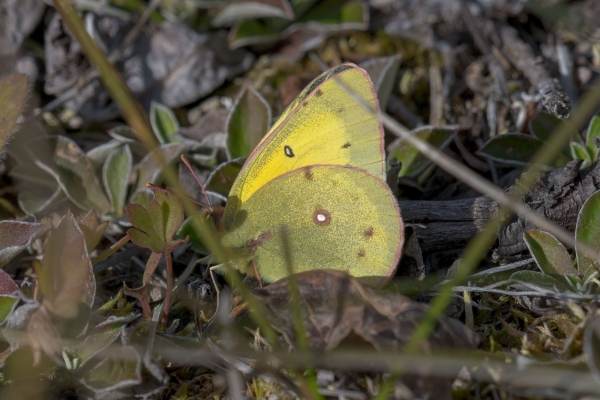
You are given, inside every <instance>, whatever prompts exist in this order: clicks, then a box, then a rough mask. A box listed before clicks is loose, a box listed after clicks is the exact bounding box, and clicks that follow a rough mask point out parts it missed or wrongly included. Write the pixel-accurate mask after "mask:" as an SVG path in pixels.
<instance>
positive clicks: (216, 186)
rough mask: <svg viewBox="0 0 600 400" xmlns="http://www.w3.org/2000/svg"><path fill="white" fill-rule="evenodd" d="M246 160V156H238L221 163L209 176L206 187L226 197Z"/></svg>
mask: <svg viewBox="0 0 600 400" xmlns="http://www.w3.org/2000/svg"><path fill="white" fill-rule="evenodd" d="M245 161H246V159H245V158H237V159H235V160H231V161H226V162H224V163H222V164H220V165H219V166H218V167H217V168H215V170H214V171H213V172H211V174H210V175H209V176H208V179H207V180H206V184H205V185H204V189H205V190H207V191H211V192H215V193H218V194H220V195H222V196H225V197H227V196H229V191H230V190H231V187H232V186H233V182H235V178H236V177H237V176H238V174H239V173H240V171H241V170H242V166H243V165H244V162H245Z"/></svg>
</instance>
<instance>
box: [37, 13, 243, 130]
mask: <svg viewBox="0 0 600 400" xmlns="http://www.w3.org/2000/svg"><path fill="white" fill-rule="evenodd" d="M134 25H135V21H132V20H131V19H130V18H128V19H127V20H126V21H124V20H122V19H119V18H115V17H111V16H101V15H93V14H92V15H90V18H89V24H88V25H87V29H88V32H89V33H90V35H91V36H92V37H93V38H94V40H95V41H96V42H97V43H98V44H99V45H100V46H101V47H102V48H103V49H104V50H105V51H106V52H107V53H111V52H112V51H114V50H116V49H117V48H119V49H120V50H121V51H123V54H126V55H127V56H126V57H124V58H123V59H122V60H120V61H119V62H117V63H116V64H115V67H116V68H117V69H118V70H119V72H120V73H121V75H122V76H123V79H124V80H125V82H126V83H127V84H128V85H129V87H130V88H132V91H133V93H134V95H135V96H136V97H137V99H138V100H139V101H140V103H141V104H142V106H143V107H144V108H145V109H149V108H150V106H151V102H152V101H156V102H160V103H161V104H164V105H165V106H167V107H169V108H177V107H181V106H183V105H186V104H189V103H191V102H193V101H195V100H197V99H199V98H201V97H204V96H206V95H208V94H210V93H211V92H213V91H214V90H215V89H216V88H218V87H219V86H221V85H222V84H223V83H224V82H225V81H226V80H228V79H232V78H234V77H236V76H238V75H239V74H241V73H243V72H245V71H247V70H248V69H250V67H251V66H252V62H253V61H254V56H253V55H252V54H251V53H249V52H247V51H245V50H241V49H240V50H235V51H232V50H230V49H229V48H228V46H227V33H226V32H225V31H223V30H219V31H214V32H204V33H199V32H196V31H195V30H193V29H192V28H190V27H188V26H187V25H186V24H185V23H175V22H169V21H164V22H161V23H156V22H153V21H150V22H149V23H147V24H146V26H147V29H143V30H142V31H141V32H140V34H139V35H137V36H136V38H135V40H133V42H132V43H130V44H128V45H127V46H125V47H124V48H123V38H124V37H125V36H126V35H127V33H128V32H130V31H131V30H132V29H133V27H134ZM45 40H46V43H45V47H44V49H45V55H46V57H45V61H46V69H45V70H46V79H45V85H44V90H45V92H46V93H48V94H53V95H59V94H61V93H63V92H64V91H66V90H68V89H70V88H73V86H74V85H75V84H76V83H77V82H80V79H81V78H82V76H83V75H85V74H86V73H87V72H88V71H90V65H89V62H88V61H87V58H86V57H85V56H84V54H83V51H82V49H81V46H80V45H79V43H78V42H77V40H75V39H74V37H73V36H72V35H71V33H70V31H69V30H68V29H66V27H65V25H64V24H63V23H62V20H61V18H60V16H59V15H58V14H55V15H54V17H53V18H52V20H51V22H50V23H49V25H48V28H47V29H46V32H45ZM174 43H177V45H176V46H175V45H173V44H174ZM140 66H144V67H143V68H141V67H140ZM65 107H66V108H68V109H71V110H73V111H74V112H76V113H77V114H78V115H79V116H80V117H82V118H83V119H84V120H95V121H98V120H104V121H105V120H109V119H111V118H114V117H116V116H118V115H119V111H118V108H117V107H115V105H114V103H112V102H111V101H110V96H109V95H108V93H107V92H106V90H105V89H104V87H103V85H102V84H101V83H100V82H99V81H98V80H93V81H91V82H90V83H88V84H86V85H85V86H83V87H77V88H76V91H75V95H74V96H71V97H70V98H69V100H67V102H66V103H65Z"/></svg>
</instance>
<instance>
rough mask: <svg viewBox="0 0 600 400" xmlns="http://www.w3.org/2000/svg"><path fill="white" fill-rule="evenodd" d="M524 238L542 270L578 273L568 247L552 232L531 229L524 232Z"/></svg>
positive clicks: (557, 273)
mask: <svg viewBox="0 0 600 400" xmlns="http://www.w3.org/2000/svg"><path fill="white" fill-rule="evenodd" d="M523 239H525V243H526V244H527V247H528V248H529V251H530V252H531V255H532V256H533V258H534V259H535V262H536V263H537V265H538V267H539V268H540V269H541V270H542V272H544V273H546V274H556V275H568V274H570V275H576V274H577V271H576V270H575V268H574V267H573V261H572V260H571V256H569V253H568V252H567V249H566V248H565V246H563V244H562V243H561V242H559V241H558V239H556V238H555V237H554V236H553V235H552V234H550V233H548V232H544V231H540V230H537V229H530V230H528V231H527V232H525V233H524V234H523Z"/></svg>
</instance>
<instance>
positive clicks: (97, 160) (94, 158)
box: [85, 139, 125, 171]
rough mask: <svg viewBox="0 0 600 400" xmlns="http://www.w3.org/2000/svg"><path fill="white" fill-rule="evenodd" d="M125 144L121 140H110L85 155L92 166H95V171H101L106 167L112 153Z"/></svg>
mask: <svg viewBox="0 0 600 400" xmlns="http://www.w3.org/2000/svg"><path fill="white" fill-rule="evenodd" d="M124 144H125V143H124V142H123V141H121V140H115V139H113V140H110V141H108V142H106V143H103V144H101V145H99V146H96V147H94V148H93V149H91V150H90V151H88V152H87V153H85V155H86V157H87V158H88V160H90V162H91V163H92V165H93V166H94V170H96V171H99V170H101V169H102V167H103V166H104V162H105V161H106V158H107V157H108V155H109V154H110V153H112V152H113V151H114V150H115V149H118V148H119V147H121V146H123V145H124Z"/></svg>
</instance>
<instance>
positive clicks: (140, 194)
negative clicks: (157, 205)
mask: <svg viewBox="0 0 600 400" xmlns="http://www.w3.org/2000/svg"><path fill="white" fill-rule="evenodd" d="M153 198H154V192H153V191H152V190H151V189H148V188H147V187H144V188H141V189H139V190H137V191H136V192H135V193H134V194H132V195H131V199H129V202H130V204H139V205H141V206H142V207H144V208H145V209H148V207H150V202H151V201H152V199H153Z"/></svg>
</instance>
